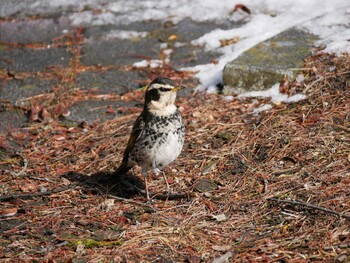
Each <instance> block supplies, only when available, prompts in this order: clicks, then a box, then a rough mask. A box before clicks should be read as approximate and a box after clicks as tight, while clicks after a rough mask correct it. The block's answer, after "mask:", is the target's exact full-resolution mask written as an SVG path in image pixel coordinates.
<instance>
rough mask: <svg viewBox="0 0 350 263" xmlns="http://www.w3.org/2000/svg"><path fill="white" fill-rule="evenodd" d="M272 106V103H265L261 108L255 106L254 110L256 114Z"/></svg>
mask: <svg viewBox="0 0 350 263" xmlns="http://www.w3.org/2000/svg"><path fill="white" fill-rule="evenodd" d="M271 108H272V105H271V104H263V105H261V106H260V107H259V108H255V109H254V110H253V114H254V115H258V114H259V113H260V112H263V111H267V110H269V109H271Z"/></svg>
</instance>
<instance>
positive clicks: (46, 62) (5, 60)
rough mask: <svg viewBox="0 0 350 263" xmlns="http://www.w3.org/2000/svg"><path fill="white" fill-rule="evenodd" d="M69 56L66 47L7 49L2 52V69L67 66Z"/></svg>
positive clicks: (0, 58)
mask: <svg viewBox="0 0 350 263" xmlns="http://www.w3.org/2000/svg"><path fill="white" fill-rule="evenodd" d="M69 58H70V54H69V53H68V52H67V51H66V49H65V48H54V49H7V50H1V52H0V69H1V68H2V69H7V70H8V71H11V72H16V71H17V72H37V71H45V70H46V67H48V66H62V67H67V66H68V63H69Z"/></svg>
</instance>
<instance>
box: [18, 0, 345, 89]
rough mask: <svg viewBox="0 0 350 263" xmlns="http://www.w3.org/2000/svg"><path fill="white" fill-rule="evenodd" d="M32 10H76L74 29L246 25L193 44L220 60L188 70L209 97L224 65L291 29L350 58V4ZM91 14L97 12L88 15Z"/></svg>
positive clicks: (241, 0) (150, 2)
mask: <svg viewBox="0 0 350 263" xmlns="http://www.w3.org/2000/svg"><path fill="white" fill-rule="evenodd" d="M236 4H244V5H246V6H247V7H248V8H249V9H250V10H251V14H250V15H247V14H246V13H244V12H243V13H242V11H241V10H239V11H238V12H235V13H233V14H232V13H231V11H232V9H233V8H234V6H235V5H236ZM87 7H88V8H87ZM36 8H39V9H43V8H54V9H61V10H67V11H69V10H77V9H78V10H80V12H75V13H72V14H71V15H70V16H69V17H70V19H71V21H72V24H73V26H80V25H83V26H89V25H93V26H99V25H125V24H131V23H133V22H141V21H147V20H163V21H164V20H171V21H173V22H174V23H177V22H179V21H182V20H183V19H185V18H191V19H192V20H193V21H197V22H205V21H214V22H217V23H218V24H220V23H221V24H222V23H225V24H227V23H229V22H235V21H241V22H244V23H245V24H242V25H240V26H239V27H237V28H232V29H228V30H223V29H219V28H218V29H215V30H213V31H212V32H209V33H207V34H204V35H203V36H201V37H199V38H198V39H196V40H194V41H192V44H197V45H198V44H199V45H202V46H204V48H206V49H207V50H211V51H215V52H220V53H221V54H222V56H221V57H219V58H218V63H217V64H215V65H214V64H206V65H197V66H195V67H191V68H187V69H186V70H193V71H196V72H198V73H197V74H196V76H197V77H198V78H199V81H200V85H199V87H198V89H199V90H203V89H206V90H209V91H210V92H212V91H214V90H216V88H215V86H216V84H218V83H220V82H222V70H223V68H224V66H225V64H226V63H227V62H229V61H231V60H233V59H235V58H237V57H238V56H239V55H240V54H242V53H243V52H244V51H246V50H248V49H250V48H251V47H254V46H255V45H257V44H258V43H260V42H262V41H265V40H267V39H269V38H271V37H273V36H275V35H277V34H279V33H281V32H283V31H285V30H287V29H289V28H291V27H298V28H301V29H302V30H305V31H308V32H310V33H313V34H315V35H318V36H319V37H320V39H321V40H320V41H318V43H317V44H318V45H320V46H322V47H323V46H324V47H325V51H326V52H337V53H341V52H344V51H346V52H350V42H349V40H348V39H349V36H350V21H349V16H350V15H349V14H350V2H349V1H347V0H322V1H320V0H307V1H305V0H263V1H256V0H220V1H214V0H177V1H173V0H162V1H158V0H147V1H139V0H128V1H125V0H113V1H106V0H81V1H71V0H55V1H47V0H36V1H35V2H34V3H33V4H32V5H31V7H30V8H29V9H32V10H34V9H36ZM93 9H95V10H99V11H101V12H100V13H98V12H94V11H91V10H93ZM16 10H17V9H16ZM25 11H27V10H25ZM29 11H30V10H29ZM232 24H233V23H232ZM233 26H234V24H233ZM235 37H237V38H239V41H238V42H237V43H234V44H231V45H228V46H224V47H221V44H220V40H223V39H232V38H235ZM151 64H152V63H151Z"/></svg>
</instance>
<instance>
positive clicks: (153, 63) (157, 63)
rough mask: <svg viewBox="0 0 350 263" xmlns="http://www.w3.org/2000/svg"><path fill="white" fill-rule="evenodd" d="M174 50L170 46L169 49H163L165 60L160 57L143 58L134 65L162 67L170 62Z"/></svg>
mask: <svg viewBox="0 0 350 263" xmlns="http://www.w3.org/2000/svg"><path fill="white" fill-rule="evenodd" d="M173 52H174V50H173V49H171V48H168V49H163V50H162V54H163V55H164V56H165V57H164V58H163V60H160V59H148V60H142V61H138V62H135V63H134V64H133V67H135V68H145V67H150V68H161V67H163V66H164V65H165V64H168V63H170V56H171V54H172V53H173Z"/></svg>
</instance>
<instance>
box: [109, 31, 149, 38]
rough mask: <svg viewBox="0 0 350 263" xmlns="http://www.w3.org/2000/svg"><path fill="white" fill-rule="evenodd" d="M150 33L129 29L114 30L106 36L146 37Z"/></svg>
mask: <svg viewBox="0 0 350 263" xmlns="http://www.w3.org/2000/svg"><path fill="white" fill-rule="evenodd" d="M147 35H148V32H137V31H127V30H112V31H110V32H109V33H108V34H107V35H106V37H105V38H107V39H110V38H119V39H130V38H144V37H146V36H147Z"/></svg>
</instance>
